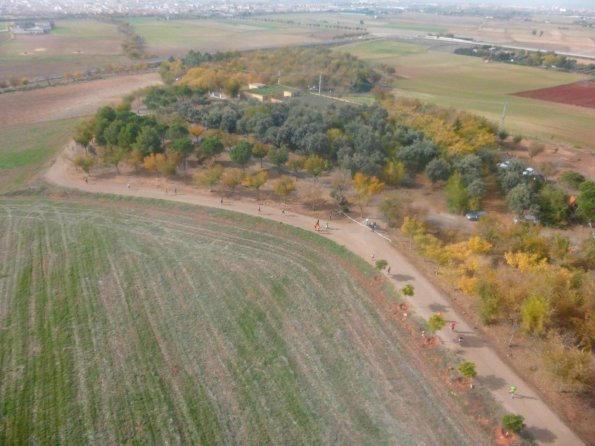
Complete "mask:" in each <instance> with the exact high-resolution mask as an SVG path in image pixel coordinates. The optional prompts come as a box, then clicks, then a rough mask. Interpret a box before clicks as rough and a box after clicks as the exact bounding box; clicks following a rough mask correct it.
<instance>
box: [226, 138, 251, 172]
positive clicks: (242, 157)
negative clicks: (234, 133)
mask: <svg viewBox="0 0 595 446" xmlns="http://www.w3.org/2000/svg"><path fill="white" fill-rule="evenodd" d="M229 157H230V158H231V160H232V161H233V162H234V163H236V164H239V165H240V166H242V168H243V169H244V168H246V165H247V164H248V163H249V162H250V158H252V144H250V143H249V142H248V141H240V142H239V143H237V144H236V145H235V146H233V147H232V148H231V151H230V152H229Z"/></svg>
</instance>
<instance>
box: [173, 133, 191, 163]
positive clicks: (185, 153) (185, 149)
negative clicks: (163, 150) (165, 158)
mask: <svg viewBox="0 0 595 446" xmlns="http://www.w3.org/2000/svg"><path fill="white" fill-rule="evenodd" d="M170 149H171V151H172V152H175V153H177V154H178V155H179V156H180V159H181V160H182V162H183V163H184V169H186V160H187V159H188V157H189V156H190V154H191V153H192V151H193V150H194V144H192V141H191V140H190V138H187V137H185V136H183V137H181V138H178V139H174V140H173V141H172V142H171V145H170Z"/></svg>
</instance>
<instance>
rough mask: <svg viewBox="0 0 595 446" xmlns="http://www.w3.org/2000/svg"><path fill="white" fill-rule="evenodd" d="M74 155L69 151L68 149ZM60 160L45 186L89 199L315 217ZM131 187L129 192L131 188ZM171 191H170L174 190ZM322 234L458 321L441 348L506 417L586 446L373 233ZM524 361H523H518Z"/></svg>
mask: <svg viewBox="0 0 595 446" xmlns="http://www.w3.org/2000/svg"><path fill="white" fill-rule="evenodd" d="M67 150H70V149H67ZM68 154H69V153H68V152H65V153H64V154H63V155H61V156H60V157H59V158H58V159H57V160H56V162H55V163H54V164H53V166H52V167H51V168H50V169H49V171H48V172H47V173H46V175H45V178H46V179H47V181H49V182H50V183H53V184H57V185H60V186H64V187H68V188H75V189H79V190H82V191H85V192H91V193H110V194H116V195H124V196H135V197H145V198H157V199H163V200H174V201H179V202H183V203H190V204H196V205H201V206H209V207H214V208H223V209H226V210H229V211H233V212H240V213H243V214H248V215H253V216H260V217H263V218H267V219H270V220H274V221H279V222H280V223H284V224H289V225H292V226H296V227H299V228H302V229H306V230H312V228H313V224H314V221H313V219H312V218H311V217H306V216H303V215H299V214H297V213H294V212H291V210H289V211H288V212H287V213H286V214H282V213H281V211H280V208H278V207H272V206H261V208H260V212H259V211H258V205H257V204H256V203H254V202H252V201H250V202H248V201H235V200H234V201H232V200H225V201H224V203H223V204H221V203H220V201H219V200H220V198H219V197H215V196H213V195H209V194H207V193H204V192H201V191H199V190H197V189H195V188H190V187H188V188H182V187H178V190H177V194H176V195H172V194H171V193H170V194H165V193H164V190H163V189H161V188H159V187H157V186H152V185H148V184H143V185H138V186H137V185H136V184H135V181H136V179H135V178H134V177H126V176H119V177H112V178H94V177H93V178H91V179H90V180H89V183H85V182H84V181H83V177H82V175H81V174H80V173H77V172H76V171H75V170H74V168H73V167H72V166H71V164H70V163H69V162H68V160H67V158H66V156H67V155H68ZM127 184H130V185H131V187H130V188H127ZM170 190H171V188H170ZM323 234H324V235H325V236H327V237H329V238H330V239H332V240H334V241H335V242H337V243H338V244H340V245H343V246H345V247H347V248H348V249H350V250H351V251H353V252H354V253H356V254H357V255H359V256H361V257H362V258H364V259H370V257H371V255H372V254H374V255H375V258H376V259H386V260H387V261H388V263H389V264H390V265H391V277H390V279H391V280H392V281H393V282H394V284H395V286H396V287H397V288H401V287H403V286H404V285H405V284H406V283H411V284H413V285H414V287H415V296H414V297H413V298H410V299H409V302H410V303H411V305H412V307H413V308H414V309H415V313H416V314H417V315H419V316H420V317H422V318H424V319H427V318H428V317H429V316H431V315H432V314H435V313H436V312H437V311H440V312H442V313H443V314H444V317H445V319H446V320H449V321H450V320H454V321H457V334H458V333H462V334H463V335H464V338H465V340H464V343H463V345H462V346H460V345H459V344H458V343H457V342H456V339H455V338H456V336H457V334H453V333H450V332H448V333H446V331H447V330H443V332H444V333H442V334H441V339H442V342H443V344H444V345H445V346H446V347H447V348H449V349H451V350H453V351H456V352H457V353H459V354H460V355H461V357H462V358H464V359H465V360H468V361H473V362H474V363H475V364H476V366H477V371H478V377H479V378H478V380H479V381H480V382H482V383H484V384H485V385H486V387H487V388H489V389H490V390H491V391H492V393H493V395H494V396H495V398H496V399H497V401H499V402H500V403H501V404H502V405H503V406H504V408H505V409H506V410H507V411H508V412H512V413H518V414H521V415H523V416H524V417H525V422H526V424H527V429H528V431H529V432H530V433H531V435H532V436H533V437H534V438H535V439H536V440H537V441H538V442H539V443H540V444H547V445H560V446H574V445H582V444H584V443H583V442H582V441H581V440H580V439H579V438H578V436H576V435H575V434H574V433H573V432H572V431H571V430H570V429H569V428H568V426H567V425H566V424H564V423H563V422H562V421H561V419H560V418H559V417H558V416H557V415H556V414H555V413H554V412H553V411H552V410H551V409H550V408H549V407H548V406H547V405H546V404H545V403H544V402H543V401H541V400H540V398H539V396H538V395H537V394H536V393H535V392H534V391H533V390H532V389H531V388H529V386H528V385H527V384H526V383H524V382H523V381H522V380H521V378H520V377H519V376H518V375H517V374H516V373H515V372H514V371H513V370H512V369H511V368H510V367H508V366H507V365H506V364H505V363H504V362H503V361H502V360H501V359H500V358H499V357H498V356H497V354H496V353H495V352H494V351H493V349H491V348H490V347H489V346H488V345H487V344H486V343H485V342H484V340H483V339H481V336H480V335H479V334H477V331H476V330H475V329H474V328H473V327H472V326H469V325H468V324H466V323H465V322H464V320H463V318H462V317H461V316H460V315H459V314H457V313H456V312H455V311H454V310H453V309H452V308H451V306H450V304H449V302H448V300H447V298H446V297H445V296H444V295H443V294H442V293H441V292H440V291H439V290H438V289H437V288H436V287H435V286H433V284H432V283H431V282H430V281H429V280H428V279H426V278H425V277H424V276H423V275H422V274H421V273H420V272H419V271H418V270H417V269H416V268H415V267H414V266H413V265H412V264H411V263H410V262H409V261H408V260H407V259H406V258H405V257H404V256H403V255H402V254H401V253H400V252H399V251H398V250H396V249H395V248H394V247H393V246H392V245H391V244H390V243H389V242H388V241H387V240H385V238H383V237H381V236H380V234H378V233H374V232H371V231H370V230H369V229H368V228H366V227H365V226H364V225H363V224H361V223H358V222H344V221H340V222H337V221H334V220H333V221H331V227H330V229H329V230H326V231H323ZM519 359H520V358H519ZM511 385H514V386H516V387H517V388H518V393H517V398H515V399H511V398H510V395H509V394H508V389H509V387H510V386H511Z"/></svg>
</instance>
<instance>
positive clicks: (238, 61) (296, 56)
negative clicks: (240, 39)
mask: <svg viewBox="0 0 595 446" xmlns="http://www.w3.org/2000/svg"><path fill="white" fill-rule="evenodd" d="M195 54H196V53H195ZM223 54H225V55H226V57H225V58H224V59H228V60H223V61H222V62H218V63H217V64H212V65H209V64H206V63H204V62H205V61H204V60H201V58H202V56H201V57H198V58H197V57H196V56H193V57H191V58H190V59H189V58H188V56H187V57H186V58H185V59H184V60H186V59H188V60H190V61H195V60H197V61H199V62H200V64H199V65H200V66H194V65H192V66H194V68H192V66H191V65H186V63H185V62H184V61H183V60H181V59H180V60H179V62H177V61H171V62H168V65H166V66H167V69H166V68H164V69H163V71H164V72H167V71H169V72H174V73H175V74H176V76H175V77H181V76H182V74H183V73H186V74H184V75H183V77H181V82H182V83H184V84H186V85H189V86H191V87H200V88H204V89H207V90H212V91H218V90H223V89H224V88H226V84H229V83H234V82H235V83H239V84H240V85H246V84H247V83H248V82H263V83H271V82H274V83H276V82H277V80H278V78H279V74H280V75H281V83H282V84H284V85H291V86H294V87H299V88H303V89H309V88H310V87H312V86H316V85H318V81H319V76H322V79H323V83H324V86H325V88H326V89H333V90H334V91H335V92H336V93H348V92H367V91H370V90H372V88H374V86H375V85H376V84H377V83H378V81H379V80H380V79H381V73H379V72H378V71H376V70H375V69H373V68H371V67H370V66H368V65H366V64H364V62H362V61H361V60H359V59H357V58H355V57H353V56H351V55H350V54H348V53H339V52H336V51H331V50H329V49H328V48H286V49H282V50H275V51H255V52H251V53H246V54H244V55H241V56H238V57H233V56H234V54H235V53H223ZM227 56H229V57H231V58H228V57H227ZM175 77H174V78H175ZM169 78H170V77H168V78H167V79H169ZM167 79H166V80H167Z"/></svg>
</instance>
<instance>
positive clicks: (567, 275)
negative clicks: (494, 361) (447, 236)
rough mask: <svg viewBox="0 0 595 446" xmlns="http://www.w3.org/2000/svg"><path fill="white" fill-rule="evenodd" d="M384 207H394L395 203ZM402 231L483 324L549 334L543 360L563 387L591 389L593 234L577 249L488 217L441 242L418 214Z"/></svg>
mask: <svg viewBox="0 0 595 446" xmlns="http://www.w3.org/2000/svg"><path fill="white" fill-rule="evenodd" d="M381 209H383V210H384V211H385V212H386V211H387V210H390V209H391V206H390V203H383V205H382V206H381ZM391 216H392V214H391ZM401 230H402V232H403V233H404V234H406V235H408V236H410V237H411V238H412V240H413V243H414V246H415V248H416V250H417V251H418V252H419V253H420V254H421V255H423V256H425V257H427V258H429V259H431V260H433V261H435V262H436V263H437V264H439V265H441V267H442V273H443V275H444V276H445V277H447V278H448V279H449V280H450V281H451V282H452V283H453V284H454V285H455V286H456V287H457V288H458V289H460V290H461V291H463V292H464V293H465V294H467V295H469V296H470V297H472V298H473V299H474V302H475V304H476V306H477V309H478V312H479V315H480V318H481V320H482V322H483V323H484V324H486V325H490V324H502V323H508V324H512V325H513V326H515V327H518V328H520V329H521V330H522V331H523V332H525V333H526V334H527V335H529V336H535V337H539V338H544V339H546V340H547V342H545V343H544V345H545V347H544V350H543V351H542V352H541V353H542V359H543V361H544V364H545V366H546V368H547V369H548V371H549V372H551V373H552V375H553V376H554V378H555V379H556V380H557V381H558V383H559V385H560V389H563V390H568V391H577V392H581V391H584V390H587V389H590V388H592V386H593V384H594V379H595V375H594V370H593V366H592V363H591V359H592V355H591V351H592V348H593V347H594V346H595V324H594V323H593V322H594V321H593V314H595V280H593V275H592V273H591V271H592V269H593V267H594V266H595V239H593V238H588V239H586V240H585V241H584V242H583V244H582V246H581V247H580V248H579V249H577V250H574V251H571V250H570V242H569V240H568V239H567V238H565V237H562V236H555V237H551V238H546V237H543V236H541V235H540V230H539V228H538V227H536V226H529V225H515V226H512V227H510V228H504V227H502V226H501V225H500V224H499V223H498V222H497V221H496V220H493V219H489V218H487V219H482V220H481V221H480V223H479V225H478V230H477V233H476V235H474V236H473V237H471V238H469V239H468V240H464V241H461V242H456V243H445V242H443V241H442V240H440V239H439V238H438V237H436V236H435V235H433V234H431V233H430V232H429V229H428V228H427V226H426V225H425V224H424V223H423V222H422V221H421V220H419V219H416V218H414V217H405V218H404V220H403V224H402V225H401Z"/></svg>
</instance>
